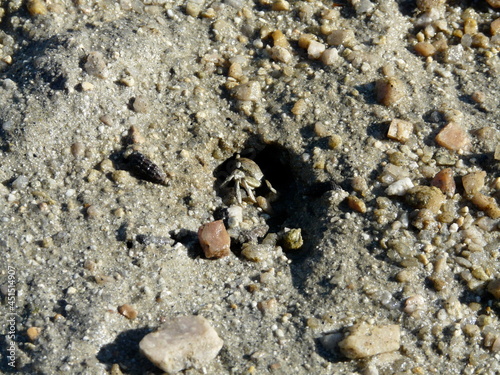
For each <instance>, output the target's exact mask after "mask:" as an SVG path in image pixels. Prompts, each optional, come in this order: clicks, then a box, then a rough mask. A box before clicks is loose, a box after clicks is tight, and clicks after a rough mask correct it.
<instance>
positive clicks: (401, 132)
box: [387, 118, 413, 143]
mask: <svg viewBox="0 0 500 375" xmlns="http://www.w3.org/2000/svg"><path fill="white" fill-rule="evenodd" d="M412 132H413V124H412V123H411V122H409V121H405V120H400V119H397V118H395V119H393V120H392V121H391V124H390V125H389V131H388V132H387V137H389V138H391V139H395V140H396V141H399V142H401V143H405V142H406V141H408V139H410V135H411V134H412Z"/></svg>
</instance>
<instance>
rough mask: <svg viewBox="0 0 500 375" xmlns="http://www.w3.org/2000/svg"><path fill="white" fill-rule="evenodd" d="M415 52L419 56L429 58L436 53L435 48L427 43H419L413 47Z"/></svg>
mask: <svg viewBox="0 0 500 375" xmlns="http://www.w3.org/2000/svg"><path fill="white" fill-rule="evenodd" d="M413 48H414V49H415V52H416V53H418V54H419V55H420V56H424V57H429V56H432V55H434V54H435V53H436V51H437V50H436V47H434V45H433V44H432V43H429V42H419V43H417V44H415V46H413Z"/></svg>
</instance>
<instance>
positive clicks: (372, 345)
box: [339, 323, 400, 359]
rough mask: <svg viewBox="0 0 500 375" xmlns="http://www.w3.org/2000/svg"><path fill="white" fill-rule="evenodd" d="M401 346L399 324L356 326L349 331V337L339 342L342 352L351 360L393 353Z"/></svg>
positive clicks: (363, 324) (365, 324)
mask: <svg viewBox="0 0 500 375" xmlns="http://www.w3.org/2000/svg"><path fill="white" fill-rule="evenodd" d="M399 346H400V328H399V325H397V324H390V325H370V324H367V323H360V324H356V325H354V326H352V327H351V328H350V329H349V334H348V336H347V337H346V338H345V339H344V340H342V341H341V342H339V347H340V351H341V352H342V354H344V355H345V356H346V357H347V358H350V359H359V358H366V357H370V356H373V355H376V354H380V353H387V352H392V351H395V350H398V349H399Z"/></svg>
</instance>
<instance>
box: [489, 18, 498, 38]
mask: <svg viewBox="0 0 500 375" xmlns="http://www.w3.org/2000/svg"><path fill="white" fill-rule="evenodd" d="M490 32H491V35H497V34H498V33H499V32H500V18H497V19H496V20H494V21H493V22H492V23H491V24H490Z"/></svg>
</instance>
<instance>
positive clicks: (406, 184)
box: [385, 177, 414, 196]
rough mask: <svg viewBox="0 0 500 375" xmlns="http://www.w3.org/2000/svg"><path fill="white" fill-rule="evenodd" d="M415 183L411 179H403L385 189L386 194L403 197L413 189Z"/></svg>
mask: <svg viewBox="0 0 500 375" xmlns="http://www.w3.org/2000/svg"><path fill="white" fill-rule="evenodd" d="M413 186H414V185H413V182H411V179H410V178H409V177H405V178H402V179H401V180H397V181H396V182H394V183H392V184H390V185H389V187H388V188H387V189H385V193H386V194H387V195H398V196H403V195H405V194H406V192H407V191H408V190H409V189H411V188H412V187H413Z"/></svg>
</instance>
